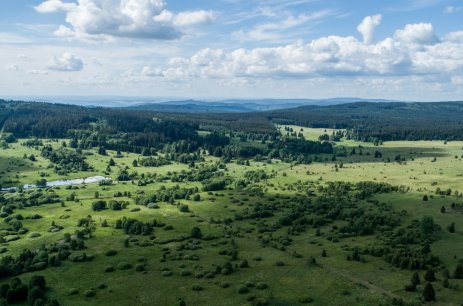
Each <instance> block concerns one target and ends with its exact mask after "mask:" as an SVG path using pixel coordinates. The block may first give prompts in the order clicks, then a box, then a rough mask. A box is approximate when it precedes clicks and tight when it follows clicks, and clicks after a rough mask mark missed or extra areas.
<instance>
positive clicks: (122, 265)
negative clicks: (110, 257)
mask: <svg viewBox="0 0 463 306" xmlns="http://www.w3.org/2000/svg"><path fill="white" fill-rule="evenodd" d="M117 268H118V269H119V270H127V269H130V268H132V265H131V264H130V263H128V262H124V261H123V262H120V263H118V264H117Z"/></svg>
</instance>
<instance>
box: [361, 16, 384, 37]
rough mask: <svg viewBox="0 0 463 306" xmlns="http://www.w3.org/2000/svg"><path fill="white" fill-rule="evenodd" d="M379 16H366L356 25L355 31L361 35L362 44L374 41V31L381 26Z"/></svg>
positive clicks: (380, 17)
mask: <svg viewBox="0 0 463 306" xmlns="http://www.w3.org/2000/svg"><path fill="white" fill-rule="evenodd" d="M381 19H382V16H381V15H374V16H368V17H365V19H363V21H362V22H361V23H360V24H359V25H358V27H357V31H359V32H360V34H362V37H363V42H364V43H366V44H371V43H372V42H373V39H374V34H375V29H376V27H378V26H379V25H380V24H381Z"/></svg>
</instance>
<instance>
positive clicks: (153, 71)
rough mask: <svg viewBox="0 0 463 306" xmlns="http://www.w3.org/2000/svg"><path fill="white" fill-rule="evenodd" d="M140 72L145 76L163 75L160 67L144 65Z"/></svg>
mask: <svg viewBox="0 0 463 306" xmlns="http://www.w3.org/2000/svg"><path fill="white" fill-rule="evenodd" d="M140 74H141V75H142V76H146V77H160V76H163V72H162V69H160V68H153V67H150V66H145V67H143V68H142V69H141V71H140Z"/></svg>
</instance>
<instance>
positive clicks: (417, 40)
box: [145, 15, 463, 80]
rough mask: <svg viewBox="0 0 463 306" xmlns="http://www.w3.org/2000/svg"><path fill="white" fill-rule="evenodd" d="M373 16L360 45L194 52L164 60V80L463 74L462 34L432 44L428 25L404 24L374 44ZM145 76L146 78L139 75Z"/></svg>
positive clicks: (346, 40)
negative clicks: (187, 55)
mask: <svg viewBox="0 0 463 306" xmlns="http://www.w3.org/2000/svg"><path fill="white" fill-rule="evenodd" d="M380 20H381V17H380V16H379V15H377V16H372V17H367V18H366V19H365V20H364V21H363V22H362V23H361V24H360V25H359V30H360V32H361V33H362V34H363V41H360V40H358V39H357V38H355V37H353V36H347V37H342V36H327V37H321V38H319V39H315V40H312V41H310V42H297V43H293V44H288V45H284V46H277V47H270V48H254V49H243V48H240V49H236V50H231V51H227V50H223V49H210V48H205V49H202V50H199V51H198V52H196V53H195V54H193V55H192V56H191V57H178V58H173V59H171V60H170V62H169V63H168V65H167V66H166V67H165V69H163V71H162V73H161V72H159V71H157V73H156V74H155V75H156V76H159V75H163V76H164V77H166V78H168V79H173V80H175V79H192V78H246V77H249V78H316V77H338V76H359V77H367V76H381V77H387V76H414V75H415V76H422V75H436V74H437V75H441V76H442V77H444V78H449V77H451V76H454V75H461V74H462V72H463V31H460V32H452V33H448V34H447V35H445V36H444V37H442V38H438V37H437V36H436V34H435V32H434V28H433V26H432V25H431V24H428V23H418V24H408V25H406V26H405V27H404V28H403V29H399V30H397V31H395V33H394V35H393V36H392V37H388V38H385V39H383V40H381V41H378V42H376V43H372V41H373V32H374V28H375V27H376V26H377V25H379V22H380ZM145 75H146V74H145Z"/></svg>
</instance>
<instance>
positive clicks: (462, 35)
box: [444, 31, 463, 43]
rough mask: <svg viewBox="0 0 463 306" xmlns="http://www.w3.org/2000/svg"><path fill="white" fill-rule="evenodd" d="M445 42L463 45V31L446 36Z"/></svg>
mask: <svg viewBox="0 0 463 306" xmlns="http://www.w3.org/2000/svg"><path fill="white" fill-rule="evenodd" d="M444 40H445V41H451V42H460V43H463V31H457V32H450V33H448V34H447V35H445V36H444Z"/></svg>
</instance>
